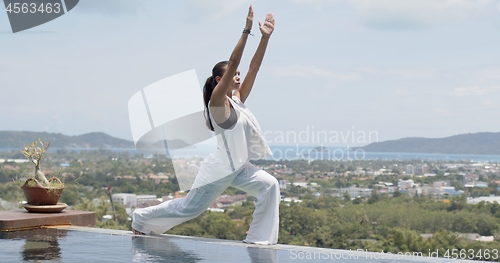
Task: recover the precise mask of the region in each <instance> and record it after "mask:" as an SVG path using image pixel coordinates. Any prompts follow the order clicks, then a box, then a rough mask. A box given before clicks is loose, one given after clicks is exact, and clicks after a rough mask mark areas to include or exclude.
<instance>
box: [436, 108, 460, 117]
mask: <svg viewBox="0 0 500 263" xmlns="http://www.w3.org/2000/svg"><path fill="white" fill-rule="evenodd" d="M431 115H432V116H443V117H449V116H453V115H455V113H454V112H453V111H450V110H448V109H445V108H443V107H439V108H434V109H433V110H432V112H431Z"/></svg>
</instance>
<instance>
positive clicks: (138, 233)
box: [132, 228, 146, 236]
mask: <svg viewBox="0 0 500 263" xmlns="http://www.w3.org/2000/svg"><path fill="white" fill-rule="evenodd" d="M132 233H134V235H144V236H145V235H146V234H144V233H142V232H140V231H137V230H135V229H133V228H132Z"/></svg>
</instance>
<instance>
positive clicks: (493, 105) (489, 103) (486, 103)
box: [483, 99, 500, 108]
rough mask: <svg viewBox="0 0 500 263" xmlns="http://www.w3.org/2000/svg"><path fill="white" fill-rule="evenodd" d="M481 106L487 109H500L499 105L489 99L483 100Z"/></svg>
mask: <svg viewBox="0 0 500 263" xmlns="http://www.w3.org/2000/svg"><path fill="white" fill-rule="evenodd" d="M483 105H484V106H486V107H489V108H500V104H498V103H497V102H494V101H492V100H491V99H485V100H483Z"/></svg>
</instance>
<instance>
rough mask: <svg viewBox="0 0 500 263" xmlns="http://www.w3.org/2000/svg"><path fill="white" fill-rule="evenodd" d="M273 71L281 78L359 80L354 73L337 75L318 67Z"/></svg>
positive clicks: (280, 68)
mask: <svg viewBox="0 0 500 263" xmlns="http://www.w3.org/2000/svg"><path fill="white" fill-rule="evenodd" d="M271 70H272V71H273V72H274V73H275V74H278V75H280V76H294V77H321V78H328V79H336V80H352V79H357V78H358V75H356V74H353V73H337V72H334V71H331V70H328V69H322V68H318V67H316V66H299V65H291V66H285V67H275V68H272V69H271Z"/></svg>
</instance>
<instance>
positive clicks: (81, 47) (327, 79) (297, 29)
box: [0, 0, 500, 146]
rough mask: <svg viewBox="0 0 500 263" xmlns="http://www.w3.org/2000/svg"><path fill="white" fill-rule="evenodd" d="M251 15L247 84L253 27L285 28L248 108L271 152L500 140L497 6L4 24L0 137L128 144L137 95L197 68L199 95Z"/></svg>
mask: <svg viewBox="0 0 500 263" xmlns="http://www.w3.org/2000/svg"><path fill="white" fill-rule="evenodd" d="M250 4H252V5H253V7H254V10H255V24H254V27H253V32H254V33H255V35H256V36H255V37H250V38H249V40H248V43H247V46H246V49H245V53H244V57H243V59H242V62H241V64H240V70H241V72H242V75H243V76H244V75H245V72H246V70H247V68H248V64H249V62H250V59H251V56H252V55H253V52H254V51H255V49H256V47H257V44H258V41H259V35H260V33H259V31H258V24H257V20H261V21H262V20H264V17H265V14H266V13H267V12H273V14H274V15H275V18H276V29H275V32H274V33H273V36H272V38H271V40H270V44H269V47H268V50H267V53H266V57H265V59H264V63H263V65H262V67H261V70H260V72H259V75H258V78H257V81H256V83H255V86H254V90H253V91H252V94H251V96H250V97H249V99H248V101H247V106H248V107H249V108H250V109H252V111H253V112H254V114H255V115H256V116H257V118H258V119H259V122H260V124H261V126H262V129H263V130H264V131H266V132H267V135H266V138H267V139H268V140H269V141H271V142H272V141H276V137H275V136H279V134H286V133H287V132H288V133H292V132H294V133H296V134H299V133H300V132H306V131H308V132H309V135H310V136H311V137H312V136H314V135H313V134H312V133H313V131H314V132H317V133H318V132H326V133H327V134H329V135H330V136H332V134H334V133H336V134H337V135H339V134H343V135H344V138H346V137H345V136H348V134H351V136H352V134H356V135H357V136H358V137H359V136H360V135H361V134H362V133H365V134H368V133H369V132H372V134H373V132H376V133H377V135H378V136H377V140H378V141H384V140H392V139H399V138H403V137H429V138H438V137H446V136H451V135H455V134H463V133H475V132H486V131H488V132H499V131H500V121H499V117H500V114H499V113H500V49H499V48H498V43H500V1H499V0H418V1H417V0H413V1H401V0H378V1H373V0H344V1H340V0H279V1H246V0H244V1H241V0H236V1H224V0H214V1H202V0H189V1H162V0H145V1H132V0H99V1H92V0H81V1H80V3H79V4H78V5H77V6H76V7H75V8H74V9H73V10H72V11H71V12H69V13H68V14H66V15H64V16H62V17H60V18H58V19H56V20H53V21H51V22H48V23H46V24H44V25H41V26H38V27H36V28H32V29H29V30H27V31H24V32H20V33H16V34H13V33H12V32H11V31H10V25H9V22H8V19H7V15H6V13H5V12H0V89H1V90H0V91H1V93H0V94H1V96H0V130H28V131H47V132H57V133H63V134H66V135H79V134H84V133H88V132H94V131H101V132H105V133H107V134H110V135H112V136H115V137H119V138H124V139H128V140H132V135H131V131H130V124H129V119H128V111H127V110H128V109H127V103H128V100H129V99H130V98H131V97H132V95H133V94H135V93H136V92H138V91H139V90H140V89H142V88H143V87H145V86H147V85H149V84H151V83H154V82H156V81H158V80H160V79H163V78H166V77H168V76H172V75H175V74H178V73H181V72H184V71H187V70H191V69H195V70H196V72H197V75H198V78H199V82H200V86H201V85H202V84H203V83H204V80H205V79H206V78H207V77H208V76H209V75H210V73H211V69H212V67H213V65H214V64H215V63H216V62H218V61H220V60H226V59H228V57H229V55H230V52H231V50H232V48H233V47H234V45H235V44H236V42H237V40H238V38H239V36H240V33H241V30H242V29H243V27H244V25H245V15H246V12H247V9H248V6H249V5H250ZM186 96H190V94H186ZM373 138H374V137H372V139H371V141H368V139H366V140H365V141H362V140H361V139H360V140H355V141H354V142H352V140H349V139H342V138H339V141H338V142H335V143H334V145H336V146H345V145H350V146H357V145H363V144H367V143H369V142H373V140H374V139H373ZM358 139H359V138H358ZM310 140H311V141H308V142H306V144H315V143H316V142H313V141H312V139H310ZM285 143H292V144H293V143H294V142H292V141H290V139H289V140H288V141H285Z"/></svg>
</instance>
